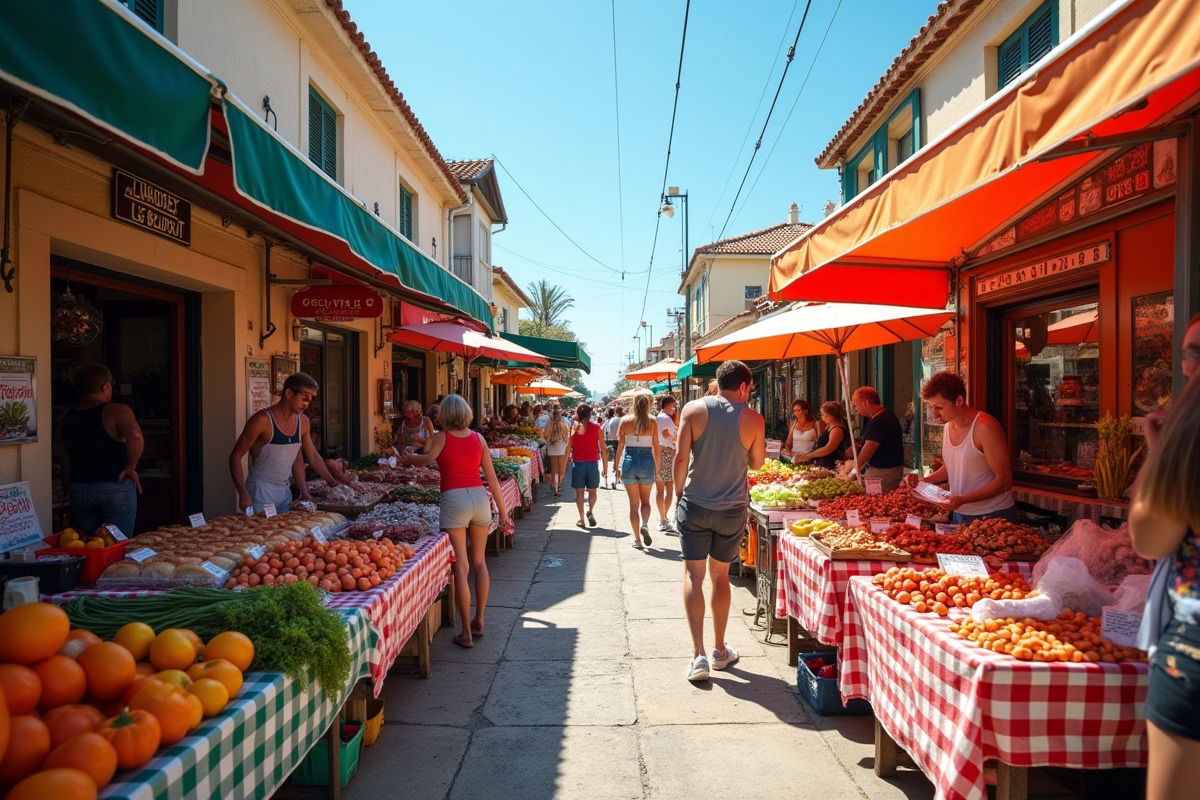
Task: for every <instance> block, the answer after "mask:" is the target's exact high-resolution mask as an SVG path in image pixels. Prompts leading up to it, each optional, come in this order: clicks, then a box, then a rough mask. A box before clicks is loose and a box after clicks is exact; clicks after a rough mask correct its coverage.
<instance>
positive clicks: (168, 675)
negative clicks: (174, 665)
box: [151, 669, 192, 689]
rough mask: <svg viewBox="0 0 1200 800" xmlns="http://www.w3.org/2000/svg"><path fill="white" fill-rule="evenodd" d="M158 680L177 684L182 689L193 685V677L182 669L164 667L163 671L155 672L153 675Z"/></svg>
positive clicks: (173, 684)
mask: <svg viewBox="0 0 1200 800" xmlns="http://www.w3.org/2000/svg"><path fill="white" fill-rule="evenodd" d="M151 677H153V678H154V680H156V681H162V682H163V683H169V684H171V685H172V686H177V687H179V688H180V689H186V688H188V687H189V686H191V685H192V679H191V678H190V677H188V674H187V673H186V672H184V671H183V670H181V669H164V670H163V671H162V672H158V673H155V674H154V675H153V676H151Z"/></svg>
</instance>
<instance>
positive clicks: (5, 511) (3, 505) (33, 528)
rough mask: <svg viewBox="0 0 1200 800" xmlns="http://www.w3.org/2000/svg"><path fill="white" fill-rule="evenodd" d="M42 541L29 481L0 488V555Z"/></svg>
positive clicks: (40, 526)
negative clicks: (30, 494)
mask: <svg viewBox="0 0 1200 800" xmlns="http://www.w3.org/2000/svg"><path fill="white" fill-rule="evenodd" d="M41 540H42V525H41V523H40V522H38V518H37V511H36V509H34V507H33V498H32V497H30V496H29V481H21V482H20V483H9V484H5V485H4V486H0V553H7V552H8V551H9V550H15V549H16V548H18V547H24V546H25V545H29V544H36V543H38V542H40V541H41Z"/></svg>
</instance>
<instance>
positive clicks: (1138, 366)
mask: <svg viewBox="0 0 1200 800" xmlns="http://www.w3.org/2000/svg"><path fill="white" fill-rule="evenodd" d="M1132 334H1133V370H1132V374H1133V408H1134V409H1135V412H1136V413H1141V414H1145V413H1147V412H1150V411H1158V410H1160V409H1163V408H1166V407H1167V405H1168V404H1169V403H1170V402H1171V389H1172V385H1173V383H1174V372H1173V359H1172V349H1173V347H1172V342H1173V341H1174V336H1175V293H1174V292H1159V293H1158V294H1147V295H1143V296H1141V297H1135V298H1133V331H1132Z"/></svg>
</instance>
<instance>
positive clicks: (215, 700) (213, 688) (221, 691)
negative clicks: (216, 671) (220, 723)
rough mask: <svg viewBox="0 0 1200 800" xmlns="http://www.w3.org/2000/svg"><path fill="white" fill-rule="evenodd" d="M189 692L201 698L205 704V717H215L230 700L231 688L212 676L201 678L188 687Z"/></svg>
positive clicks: (201, 701)
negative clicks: (227, 687)
mask: <svg viewBox="0 0 1200 800" xmlns="http://www.w3.org/2000/svg"><path fill="white" fill-rule="evenodd" d="M187 690H188V692H189V693H190V694H194V695H195V696H196V697H199V698H200V703H201V704H202V705H203V706H204V718H205V719H208V718H209V717H215V716H216V715H217V714H220V713H221V712H222V711H223V710H224V709H225V705H226V703H228V702H229V690H228V689H226V688H225V684H223V683H221V682H220V681H217V680H213V679H212V678H201V679H200V680H198V681H196V682H195V683H193V684H192V685H191V686H189V687H188V689H187Z"/></svg>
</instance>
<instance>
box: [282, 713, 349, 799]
mask: <svg viewBox="0 0 1200 800" xmlns="http://www.w3.org/2000/svg"><path fill="white" fill-rule="evenodd" d="M365 730H366V726H364V725H362V724H360V723H358V722H343V723H342V726H341V733H342V735H341V737H340V738H339V740H338V747H339V748H340V751H339V754H338V760H339V763H340V764H341V767H342V775H341V778H342V788H343V789H345V788H346V784H348V783H350V779H351V778H353V777H354V773H355V772H358V756H359V754H360V753H361V752H362V741H363V732H364V731H365ZM349 733H353V736H352V737H351V738H350V740H349V741H347V740H346V735H347V734H349ZM292 783H294V784H296V785H297V786H328V785H329V745H328V743H327V742H326V741H325V740H324V739H321V740H319V741H318V742H317V743H316V744H315V745H313V748H312V750H309V751H308V755H307V756H305V757H304V760H303V761H302V762H300V766H299V767H297V768H296V771H295V772H293V773H292Z"/></svg>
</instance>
